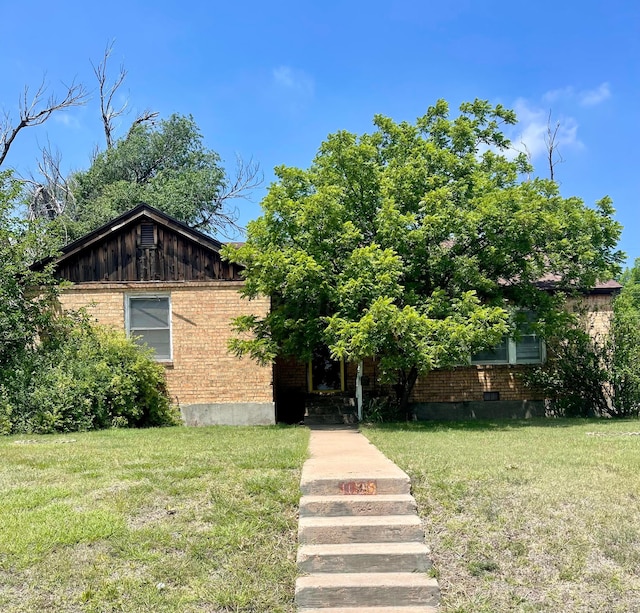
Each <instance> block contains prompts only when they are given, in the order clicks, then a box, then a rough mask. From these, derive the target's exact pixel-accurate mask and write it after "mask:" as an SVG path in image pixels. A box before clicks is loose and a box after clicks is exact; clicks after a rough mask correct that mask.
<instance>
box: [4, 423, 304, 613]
mask: <svg viewBox="0 0 640 613" xmlns="http://www.w3.org/2000/svg"><path fill="white" fill-rule="evenodd" d="M307 441H308V432H307V431H305V430H304V429H299V428H291V427H289V428H286V427H282V428H281V427H273V428H265V427H263V428H224V427H218V428H165V429H151V430H110V431H103V432H92V433H83V434H69V435H65V436H61V435H52V436H29V437H17V436H13V437H0V611H3V613H16V612H18V611H20V612H22V611H24V612H27V611H28V612H33V611H38V612H44V611H51V612H53V611H56V612H60V611H65V612H66V611H83V612H84V611H87V612H93V611H95V612H98V611H99V612H101V613H103V612H110V611H122V612H126V613H133V612H136V611H153V612H162V611H176V612H180V613H182V612H189V611H194V612H195V611H198V612H222V611H225V612H226V611H246V612H256V613H258V612H265V613H266V612H270V613H277V612H293V611H294V606H293V591H294V581H295V575H296V566H295V549H296V532H297V504H298V499H299V483H300V469H301V466H302V463H303V461H304V459H305V457H306V452H307Z"/></svg>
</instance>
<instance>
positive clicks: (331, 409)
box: [304, 404, 358, 415]
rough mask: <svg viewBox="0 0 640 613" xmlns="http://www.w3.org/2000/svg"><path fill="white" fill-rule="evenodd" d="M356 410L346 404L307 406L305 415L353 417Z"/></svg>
mask: <svg viewBox="0 0 640 613" xmlns="http://www.w3.org/2000/svg"><path fill="white" fill-rule="evenodd" d="M357 412H358V409H356V407H354V406H350V405H348V404H311V405H310V404H307V405H306V406H305V412H304V413H305V415H334V414H338V415H343V414H346V415H354V414H355V413H357Z"/></svg>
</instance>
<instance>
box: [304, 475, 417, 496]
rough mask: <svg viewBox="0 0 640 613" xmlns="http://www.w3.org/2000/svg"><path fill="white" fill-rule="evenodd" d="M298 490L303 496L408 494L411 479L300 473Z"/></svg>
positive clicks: (405, 477)
mask: <svg viewBox="0 0 640 613" xmlns="http://www.w3.org/2000/svg"><path fill="white" fill-rule="evenodd" d="M300 490H301V491H302V495H303V496H342V497H343V498H344V497H345V496H350V495H357V496H358V497H359V498H363V499H364V498H365V497H367V498H373V495H376V496H379V495H380V494H384V495H388V494H391V495H397V494H410V493H411V481H410V480H409V477H407V476H406V475H405V476H404V477H395V476H392V477H386V476H384V475H382V476H381V475H375V474H374V473H370V474H369V476H366V475H363V476H359V475H350V478H349V480H346V479H345V478H344V477H325V478H318V479H306V478H305V474H304V473H303V474H302V480H301V482H300Z"/></svg>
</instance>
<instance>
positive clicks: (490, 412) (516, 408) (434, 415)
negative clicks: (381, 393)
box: [411, 400, 545, 421]
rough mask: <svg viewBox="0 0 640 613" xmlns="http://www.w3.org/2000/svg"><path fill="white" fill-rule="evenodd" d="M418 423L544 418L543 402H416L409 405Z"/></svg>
mask: <svg viewBox="0 0 640 613" xmlns="http://www.w3.org/2000/svg"><path fill="white" fill-rule="evenodd" d="M411 409H412V411H413V412H414V414H415V416H416V418H417V419H418V420H419V421H428V420H442V421H458V420H465V419H530V418H532V417H544V416H545V406H544V400H494V401H482V400H479V401H466V402H417V403H415V404H412V405H411Z"/></svg>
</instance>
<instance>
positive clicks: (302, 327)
mask: <svg viewBox="0 0 640 613" xmlns="http://www.w3.org/2000/svg"><path fill="white" fill-rule="evenodd" d="M460 111H461V113H460V114H459V116H457V117H455V118H451V117H450V115H449V107H448V105H447V103H446V102H444V101H439V102H437V103H436V104H435V105H434V106H432V107H430V108H429V109H428V111H427V113H426V114H425V115H424V116H423V117H420V118H419V119H418V120H417V121H416V123H414V124H411V123H407V122H402V123H396V122H394V121H392V120H391V119H389V118H387V117H383V116H376V117H375V119H374V124H375V127H376V130H375V131H374V132H372V133H370V134H363V135H361V136H358V135H355V134H352V133H349V132H338V133H336V134H332V135H330V136H329V137H328V138H327V140H326V141H325V142H324V143H322V145H321V146H320V149H319V151H318V153H317V155H316V157H315V159H314V161H313V163H312V165H311V166H310V168H309V169H308V170H301V169H298V168H287V167H279V168H278V169H277V170H276V173H277V181H276V182H275V183H274V184H273V185H271V187H270V189H269V193H268V195H267V196H266V198H265V199H264V201H263V203H262V206H263V210H264V214H263V215H262V217H260V218H259V219H257V220H256V221H254V222H252V223H250V224H249V227H248V237H247V242H246V244H245V245H244V246H243V247H242V248H240V249H239V250H237V251H234V250H232V249H228V250H227V251H226V255H227V257H229V258H230V259H232V260H234V261H236V262H240V263H242V264H244V265H245V266H246V269H245V275H246V285H245V288H244V293H245V294H246V296H248V297H249V298H251V297H255V296H257V295H267V296H270V297H271V298H272V309H271V311H270V312H269V314H268V315H266V316H265V317H263V318H259V317H254V316H247V317H243V318H240V319H239V320H237V321H236V326H237V328H238V330H239V331H240V332H250V333H252V334H250V335H248V336H246V335H245V336H243V335H240V336H239V337H238V338H237V339H236V340H235V341H234V342H233V344H232V348H233V349H234V350H235V351H236V352H237V353H238V354H249V355H251V356H252V357H254V358H256V359H259V360H263V361H268V360H272V359H274V357H275V356H277V355H287V356H294V357H297V358H299V359H302V360H306V359H309V357H310V356H311V355H312V352H313V351H314V349H315V348H317V347H318V346H321V345H323V344H324V345H328V346H329V348H330V350H331V352H332V353H333V355H334V356H335V357H337V358H343V359H346V360H350V361H359V360H362V359H364V358H374V357H375V358H377V359H378V360H379V362H380V365H381V370H382V372H383V373H384V374H385V376H386V378H387V380H389V381H395V382H396V383H397V385H398V389H399V390H400V396H401V401H402V403H403V404H404V405H406V403H407V401H408V399H409V396H410V394H411V390H412V388H413V385H414V384H415V381H416V379H417V377H418V376H419V375H421V374H424V373H426V372H428V371H429V370H431V369H434V368H441V367H448V366H452V365H456V364H461V363H465V362H468V360H469V358H470V356H471V355H472V354H473V353H474V352H475V351H477V350H480V349H483V348H487V347H490V346H492V345H494V344H495V343H496V342H497V341H498V340H499V339H500V338H501V337H502V336H503V335H504V334H505V333H507V332H508V331H509V330H510V329H511V328H512V327H514V326H515V324H514V323H513V322H514V318H513V317H510V314H511V313H512V312H513V311H514V310H515V309H517V308H518V307H525V308H527V309H533V310H535V311H537V313H538V317H539V320H540V322H541V323H540V326H542V327H544V326H552V325H553V322H554V321H556V320H557V318H558V313H559V312H560V311H559V303H560V301H561V299H560V297H561V295H562V292H563V291H567V292H569V291H575V290H576V289H579V288H584V287H590V286H592V285H593V284H594V283H595V282H596V280H598V279H602V278H610V277H611V276H612V275H613V274H615V273H616V271H617V269H618V264H619V262H620V261H621V254H620V252H618V251H616V250H615V247H616V244H617V241H618V237H619V233H620V225H619V224H618V223H617V222H616V221H614V220H613V218H612V215H613V209H612V206H611V203H610V201H609V199H608V198H604V199H603V200H601V201H600V202H598V203H596V205H595V207H593V208H590V207H587V206H585V205H584V203H583V202H582V200H580V199H579V198H577V197H570V198H563V197H562V196H561V195H560V193H559V191H558V186H557V184H556V183H554V182H552V181H550V180H543V179H531V180H529V179H528V178H527V177H529V176H530V174H531V170H532V169H531V168H530V167H529V164H528V162H527V160H526V159H525V158H524V156H518V157H516V158H515V159H513V158H512V157H509V156H508V155H506V152H507V148H508V147H509V142H508V140H507V139H506V138H505V136H504V134H503V133H502V132H501V125H503V124H513V123H515V122H516V117H515V114H514V113H513V112H512V111H510V110H508V109H505V108H503V107H502V106H500V105H498V106H495V107H494V106H492V105H490V104H489V103H488V102H486V101H481V100H476V101H474V102H472V103H466V104H463V105H462V106H461V107H460ZM541 279H553V282H554V285H555V289H556V292H555V293H554V294H553V295H552V294H550V293H549V292H545V291H543V289H541V288H540V286H539V284H538V283H537V282H538V281H539V280H541Z"/></svg>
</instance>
